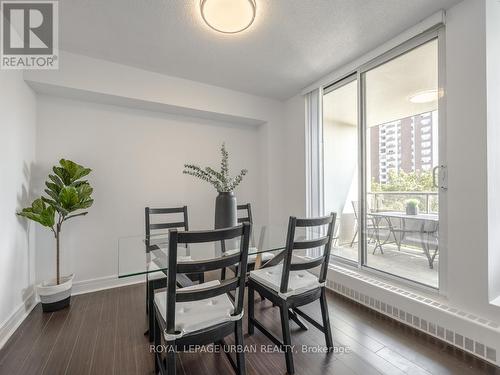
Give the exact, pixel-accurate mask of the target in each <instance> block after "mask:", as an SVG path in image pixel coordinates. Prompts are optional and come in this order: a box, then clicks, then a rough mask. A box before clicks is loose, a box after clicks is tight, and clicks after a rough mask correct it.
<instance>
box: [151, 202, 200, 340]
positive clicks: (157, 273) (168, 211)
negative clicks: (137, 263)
mask: <svg viewBox="0 0 500 375" xmlns="http://www.w3.org/2000/svg"><path fill="white" fill-rule="evenodd" d="M174 215H177V216H179V215H181V216H182V219H171V220H169V221H167V220H166V218H165V216H169V217H170V218H172V217H174ZM155 217H156V218H158V220H154V218H155ZM144 221H145V232H146V239H145V244H146V253H150V252H151V251H154V250H159V249H160V247H159V245H158V244H155V241H154V234H155V233H158V232H159V231H160V232H161V231H165V230H166V229H171V228H183V229H184V230H186V231H187V230H189V223H188V211H187V206H183V207H170V208H150V207H146V208H145V209H144ZM153 221H154V222H153ZM160 241H161V239H160ZM147 267H148V273H147V274H146V313H147V314H148V321H149V330H148V332H149V339H150V341H152V340H153V324H154V314H150V313H149V311H152V310H153V294H154V291H155V290H156V289H159V288H164V287H166V286H167V277H166V276H165V274H164V273H163V272H162V271H161V269H160V267H159V266H158V265H157V264H156V263H154V262H149V264H148V265H147ZM187 276H188V277H186V275H179V276H178V283H179V284H181V285H182V286H189V285H191V284H192V283H191V282H190V280H193V281H199V282H203V280H204V277H203V274H199V273H197V274H194V275H187ZM189 279H190V280H189Z"/></svg>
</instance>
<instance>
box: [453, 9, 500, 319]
mask: <svg viewBox="0 0 500 375" xmlns="http://www.w3.org/2000/svg"><path fill="white" fill-rule="evenodd" d="M446 19H447V22H446V24H447V26H446V85H447V90H446V91H447V92H446V98H447V99H446V100H447V110H446V116H447V124H446V125H447V128H446V129H447V142H446V144H447V159H448V172H449V178H448V185H449V190H448V193H447V196H448V197H447V199H448V212H447V217H448V228H447V232H448V265H447V268H448V298H449V300H450V301H452V303H453V304H455V305H457V306H463V307H466V308H467V309H468V311H471V312H474V313H476V314H478V315H481V316H485V317H487V318H490V319H493V320H498V314H499V312H500V311H499V310H498V309H497V308H494V307H493V306H491V305H490V304H489V297H488V201H487V186H488V185H487V165H488V164H487V111H486V109H487V107H486V39H485V36H486V34H485V30H486V29H485V19H486V10H485V1H476V0H466V1H463V2H461V3H459V4H458V5H456V6H455V7H453V8H451V9H450V10H449V11H448V12H447V17H446Z"/></svg>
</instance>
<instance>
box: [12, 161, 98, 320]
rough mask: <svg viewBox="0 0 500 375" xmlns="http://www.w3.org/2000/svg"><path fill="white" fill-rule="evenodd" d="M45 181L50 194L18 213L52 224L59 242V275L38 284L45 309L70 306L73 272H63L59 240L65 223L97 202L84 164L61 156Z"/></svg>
mask: <svg viewBox="0 0 500 375" xmlns="http://www.w3.org/2000/svg"><path fill="white" fill-rule="evenodd" d="M52 171H53V173H54V174H49V176H48V180H47V181H46V182H45V186H46V187H47V188H46V189H45V193H46V194H47V196H42V197H40V198H37V199H35V200H34V201H33V203H32V204H31V207H26V208H23V210H22V211H21V212H18V213H17V214H18V215H19V216H23V217H26V218H27V219H29V220H33V221H35V222H37V223H39V224H41V225H43V226H44V227H46V228H49V229H50V230H51V231H52V233H53V235H54V239H55V242H56V278H55V279H52V280H47V281H44V282H42V283H41V284H39V285H37V292H38V295H39V296H40V301H41V302H42V308H43V311H45V312H50V311H56V310H59V309H62V308H64V307H67V306H68V305H69V303H70V299H71V288H72V285H73V276H74V275H73V274H71V275H67V276H61V272H60V250H61V249H60V244H61V229H62V226H63V223H65V222H66V221H68V220H70V219H73V218H75V217H78V216H84V215H86V214H87V213H88V212H87V211H82V210H85V209H87V208H89V207H90V206H92V204H93V203H94V200H93V199H92V197H91V195H92V191H93V189H92V187H91V186H90V184H89V182H88V181H87V180H84V179H83V177H85V176H87V175H88V174H89V173H90V172H91V171H92V170H91V169H89V168H85V167H82V166H81V165H78V164H76V163H75V162H72V161H71V160H65V159H61V160H60V161H59V165H56V166H54V167H53V168H52Z"/></svg>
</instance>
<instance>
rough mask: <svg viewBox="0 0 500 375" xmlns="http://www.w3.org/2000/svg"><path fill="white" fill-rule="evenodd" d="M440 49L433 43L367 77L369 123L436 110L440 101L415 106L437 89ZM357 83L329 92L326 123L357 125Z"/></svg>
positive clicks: (325, 113)
mask: <svg viewBox="0 0 500 375" xmlns="http://www.w3.org/2000/svg"><path fill="white" fill-rule="evenodd" d="M437 54H438V46H437V41H436V40H433V41H430V42H428V43H426V44H424V45H422V46H420V47H418V48H416V49H413V50H411V51H410V52H408V53H406V54H404V55H402V56H399V57H398V58H396V59H394V60H391V61H389V62H387V63H385V64H383V65H380V66H378V67H376V68H374V69H373V70H370V71H369V72H367V74H366V116H367V119H366V122H367V126H377V125H380V124H385V123H388V122H391V121H395V120H399V119H402V118H405V117H409V116H414V115H416V114H420V113H424V112H430V111H434V110H436V109H437V104H438V103H437V100H435V101H431V102H428V103H412V102H411V101H410V97H411V96H412V95H415V94H417V93H419V92H422V91H429V90H436V91H437V90H438V56H437ZM357 101H358V96H357V82H356V81H353V82H351V83H348V84H347V85H344V86H342V87H340V88H338V89H336V90H333V91H331V92H329V93H327V94H326V95H325V97H324V99H323V115H324V121H325V122H326V123H331V124H339V125H351V126H353V125H354V126H356V125H357V122H358V109H357Z"/></svg>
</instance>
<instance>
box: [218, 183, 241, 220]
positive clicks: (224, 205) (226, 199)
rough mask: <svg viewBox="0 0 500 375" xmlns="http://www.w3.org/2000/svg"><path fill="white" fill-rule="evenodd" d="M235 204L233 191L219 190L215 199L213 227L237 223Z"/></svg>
mask: <svg viewBox="0 0 500 375" xmlns="http://www.w3.org/2000/svg"><path fill="white" fill-rule="evenodd" d="M236 209H237V204H236V197H235V195H234V193H233V192H232V191H231V192H219V195H218V196H217V199H216V200H215V229H220V228H228V227H235V226H236V225H238V217H237V213H236Z"/></svg>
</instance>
